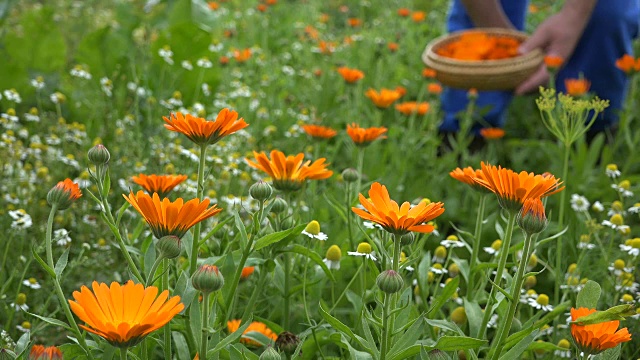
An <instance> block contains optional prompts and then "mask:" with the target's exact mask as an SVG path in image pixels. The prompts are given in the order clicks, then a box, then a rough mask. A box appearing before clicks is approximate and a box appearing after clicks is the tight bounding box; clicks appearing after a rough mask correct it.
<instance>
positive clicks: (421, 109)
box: [396, 101, 429, 116]
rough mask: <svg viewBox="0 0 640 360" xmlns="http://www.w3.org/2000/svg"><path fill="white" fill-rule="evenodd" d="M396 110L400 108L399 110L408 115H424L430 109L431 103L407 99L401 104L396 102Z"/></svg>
mask: <svg viewBox="0 0 640 360" xmlns="http://www.w3.org/2000/svg"><path fill="white" fill-rule="evenodd" d="M396 110H398V111H399V112H401V113H402V114H404V115H407V116H409V115H411V114H418V115H424V114H426V113H427V111H429V103H428V102H420V103H419V102H415V101H407V102H403V103H400V104H396Z"/></svg>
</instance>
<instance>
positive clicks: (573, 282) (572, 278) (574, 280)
mask: <svg viewBox="0 0 640 360" xmlns="http://www.w3.org/2000/svg"><path fill="white" fill-rule="evenodd" d="M579 283H580V279H578V278H577V277H575V276H569V277H568V278H567V285H571V286H576V285H578V284H579Z"/></svg>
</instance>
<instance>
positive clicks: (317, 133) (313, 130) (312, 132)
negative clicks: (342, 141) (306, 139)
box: [302, 125, 338, 139]
mask: <svg viewBox="0 0 640 360" xmlns="http://www.w3.org/2000/svg"><path fill="white" fill-rule="evenodd" d="M302 130H304V132H305V133H307V135H309V136H311V137H312V138H314V139H331V138H332V137H334V136H336V135H337V134H338V132H337V131H335V130H333V129H332V128H330V127H326V126H320V125H303V126H302Z"/></svg>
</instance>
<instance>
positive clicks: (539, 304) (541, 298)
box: [529, 294, 553, 311]
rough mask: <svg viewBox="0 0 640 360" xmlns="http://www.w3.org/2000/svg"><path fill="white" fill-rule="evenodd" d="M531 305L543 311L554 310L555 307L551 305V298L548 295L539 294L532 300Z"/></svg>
mask: <svg viewBox="0 0 640 360" xmlns="http://www.w3.org/2000/svg"><path fill="white" fill-rule="evenodd" d="M529 305H530V306H532V307H534V308H536V309H540V310H543V311H551V310H553V306H552V305H551V304H549V296H547V295H546V294H539V295H538V297H537V298H535V299H530V300H529Z"/></svg>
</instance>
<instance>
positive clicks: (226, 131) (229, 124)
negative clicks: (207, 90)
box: [163, 108, 249, 146]
mask: <svg viewBox="0 0 640 360" xmlns="http://www.w3.org/2000/svg"><path fill="white" fill-rule="evenodd" d="M163 119H164V122H165V123H166V124H164V127H166V128H167V129H169V130H171V131H175V132H179V133H181V134H184V135H185V136H186V137H188V138H189V140H191V141H193V142H194V143H196V144H198V145H200V146H204V145H212V144H215V143H217V142H218V141H219V140H220V139H222V138H223V137H225V136H227V135H231V134H233V133H235V132H236V131H238V130H241V129H244V128H246V127H247V126H249V124H247V123H246V122H244V119H243V118H240V119H238V113H237V112H236V111H233V110H229V109H227V108H224V109H222V110H221V111H220V112H219V113H218V116H217V117H216V119H215V120H214V121H210V120H207V119H205V118H201V117H195V116H193V115H191V114H187V115H186V116H185V115H183V114H182V113H175V114H171V118H167V117H163Z"/></svg>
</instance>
